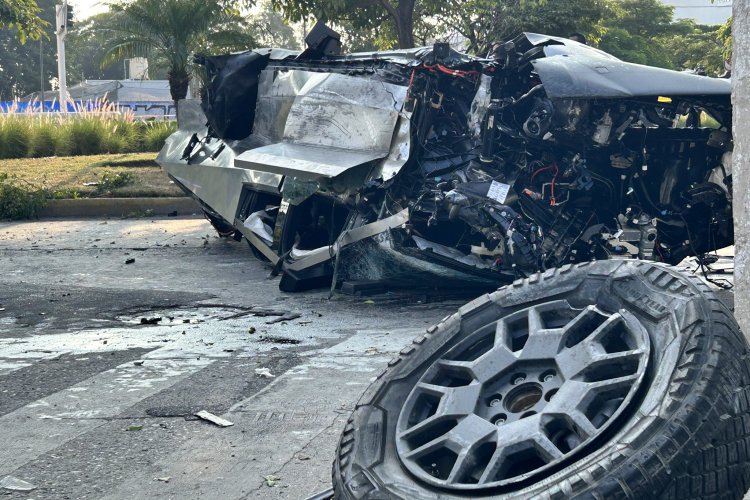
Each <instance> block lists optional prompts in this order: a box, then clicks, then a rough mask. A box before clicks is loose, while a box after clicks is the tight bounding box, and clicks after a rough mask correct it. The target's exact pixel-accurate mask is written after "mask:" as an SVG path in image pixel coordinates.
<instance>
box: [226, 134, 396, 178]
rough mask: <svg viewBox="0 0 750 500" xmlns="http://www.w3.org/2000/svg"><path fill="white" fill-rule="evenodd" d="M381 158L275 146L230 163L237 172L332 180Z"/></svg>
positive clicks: (371, 154)
mask: <svg viewBox="0 0 750 500" xmlns="http://www.w3.org/2000/svg"><path fill="white" fill-rule="evenodd" d="M381 157H382V153H379V152H372V151H351V150H347V149H339V148H323V147H316V146H308V145H305V144H292V143H288V142H279V143H276V144H271V145H268V146H263V147H260V148H256V149H252V150H250V151H246V152H244V153H242V154H241V155H239V156H238V157H237V159H236V160H235V161H234V163H235V165H236V166H237V167H240V168H250V169H254V170H260V171H264V172H270V173H274V174H279V175H290V176H292V177H296V178H298V179H305V180H315V179H320V178H321V177H327V178H333V177H336V176H337V175H340V174H343V173H344V172H346V171H347V170H349V169H350V168H352V167H356V166H357V165H362V164H363V163H367V162H370V161H373V160H377V159H379V158H381Z"/></svg>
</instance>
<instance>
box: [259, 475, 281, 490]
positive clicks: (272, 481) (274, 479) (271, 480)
mask: <svg viewBox="0 0 750 500" xmlns="http://www.w3.org/2000/svg"><path fill="white" fill-rule="evenodd" d="M263 479H265V480H266V486H268V487H274V486H276V483H278V482H279V481H281V478H280V477H279V476H274V475H273V474H269V475H267V476H263Z"/></svg>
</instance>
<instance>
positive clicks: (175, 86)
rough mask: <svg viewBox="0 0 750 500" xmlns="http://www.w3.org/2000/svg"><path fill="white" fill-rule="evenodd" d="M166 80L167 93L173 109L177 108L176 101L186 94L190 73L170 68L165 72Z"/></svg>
mask: <svg viewBox="0 0 750 500" xmlns="http://www.w3.org/2000/svg"><path fill="white" fill-rule="evenodd" d="M167 80H168V81H169V94H170V95H171V96H172V100H173V101H174V106H175V110H178V109H179V105H178V104H177V101H180V100H182V99H184V98H185V97H186V96H187V92H188V85H189V84H190V75H188V72H187V71H186V70H184V69H172V70H170V71H169V73H167Z"/></svg>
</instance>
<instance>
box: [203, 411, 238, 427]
mask: <svg viewBox="0 0 750 500" xmlns="http://www.w3.org/2000/svg"><path fill="white" fill-rule="evenodd" d="M195 416H196V417H198V418H202V419H203V420H207V421H209V422H211V423H212V424H216V425H218V426H219V427H229V426H230V425H234V424H233V423H232V422H230V421H229V420H224V419H223V418H221V417H217V416H216V415H214V414H213V413H211V412H208V411H206V410H201V411H199V412H198V413H196V414H195Z"/></svg>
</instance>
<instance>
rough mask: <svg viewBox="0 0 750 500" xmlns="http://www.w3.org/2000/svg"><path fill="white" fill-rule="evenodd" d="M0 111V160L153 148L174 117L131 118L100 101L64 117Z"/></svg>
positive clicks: (171, 127) (170, 127)
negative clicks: (170, 119)
mask: <svg viewBox="0 0 750 500" xmlns="http://www.w3.org/2000/svg"><path fill="white" fill-rule="evenodd" d="M14 111H16V109H14V108H12V109H11V112H9V113H5V114H0V158H23V157H27V156H31V157H44V156H53V155H56V156H74V155H94V154H103V153H130V152H136V151H148V152H156V151H159V150H160V149H161V148H162V146H163V145H164V141H165V140H166V138H167V137H168V136H169V135H170V134H171V133H172V132H174V131H175V130H177V123H176V122H175V121H149V122H140V121H135V116H134V115H133V112H132V111H129V110H128V111H120V110H119V109H118V108H117V107H116V106H115V105H112V104H108V103H106V102H103V101H98V102H95V103H92V106H91V109H85V108H84V107H80V108H79V109H78V110H77V111H76V113H71V114H68V115H58V114H47V113H45V114H42V115H35V114H33V113H31V112H29V113H15V112H14Z"/></svg>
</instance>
